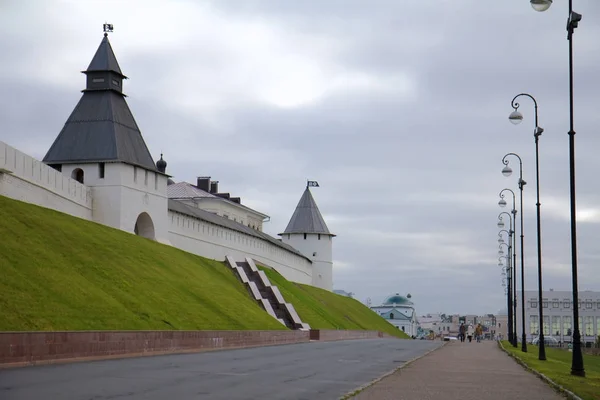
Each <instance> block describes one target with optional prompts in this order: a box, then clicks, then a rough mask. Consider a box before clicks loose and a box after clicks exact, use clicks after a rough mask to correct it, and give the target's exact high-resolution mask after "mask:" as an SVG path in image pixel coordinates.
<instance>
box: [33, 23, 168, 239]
mask: <svg viewBox="0 0 600 400" xmlns="http://www.w3.org/2000/svg"><path fill="white" fill-rule="evenodd" d="M83 73H84V74H85V75H86V77H87V79H86V88H85V89H84V90H83V95H82V96H81V99H80V100H79V103H78V104H77V106H76V107H75V109H74V110H73V112H72V113H71V115H70V116H69V118H68V119H67V122H66V123H65V125H64V127H63V129H62V130H61V131H60V133H59V135H58V136H57V138H56V139H55V141H54V143H53V144H52V146H51V147H50V149H49V150H48V153H47V154H46V156H45V157H44V160H43V161H44V163H46V164H48V165H49V166H51V167H53V168H55V169H57V170H58V171H61V172H62V173H63V174H64V175H66V176H68V177H71V178H73V179H75V180H77V181H79V182H80V183H82V184H84V185H87V186H89V187H90V188H91V189H92V197H93V201H92V207H93V209H92V218H93V220H94V221H96V222H99V223H101V224H104V225H108V226H111V227H113V228H117V229H121V230H124V231H127V232H130V233H135V234H137V235H140V236H143V237H146V238H148V239H152V240H157V241H160V242H163V243H167V244H168V243H169V240H168V206H167V201H168V199H167V179H168V175H167V174H166V173H165V171H166V166H167V163H166V162H165V161H164V160H163V159H162V154H161V159H160V160H159V161H158V163H156V164H155V163H154V160H153V159H152V156H151V155H150V152H149V151H148V147H147V146H146V143H145V142H144V139H143V137H142V134H141V132H140V130H139V128H138V126H137V123H136V122H135V119H134V118H133V114H132V113H131V110H130V109H129V106H128V105H127V102H126V101H125V94H124V93H123V81H124V80H125V79H127V77H126V76H125V75H124V74H123V73H122V72H121V68H120V67H119V63H118V62H117V58H116V57H115V54H114V52H113V50H112V47H111V45H110V42H109V41H108V34H107V33H106V25H105V33H104V38H103V39H102V42H101V43H100V46H99V47H98V50H97V51H96V54H95V55H94V58H93V59H92V61H91V63H90V65H89V66H88V68H87V70H85V71H83Z"/></svg>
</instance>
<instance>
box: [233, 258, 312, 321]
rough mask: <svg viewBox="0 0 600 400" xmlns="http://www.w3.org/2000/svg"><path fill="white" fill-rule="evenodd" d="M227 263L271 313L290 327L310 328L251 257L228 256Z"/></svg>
mask: <svg viewBox="0 0 600 400" xmlns="http://www.w3.org/2000/svg"><path fill="white" fill-rule="evenodd" d="M225 263H226V264H227V265H228V266H229V267H230V268H231V269H232V270H233V271H234V273H235V274H236V275H237V276H238V278H239V279H240V280H241V281H242V283H243V284H244V285H246V287H247V288H248V291H249V292H250V293H251V294H252V296H253V297H254V299H255V300H256V301H258V303H259V304H260V305H261V306H262V307H263V308H264V309H265V311H266V312H267V313H269V315H271V316H272V317H273V318H275V319H276V320H278V321H279V322H281V323H282V324H283V325H285V326H287V327H288V328H289V329H299V330H310V326H309V325H308V324H306V323H304V322H302V321H301V320H300V317H299V316H298V313H297V312H296V310H295V309H294V306H293V305H291V304H290V303H286V302H285V300H284V299H283V296H282V295H281V292H280V291H279V288H277V286H274V285H272V284H271V281H269V278H268V277H267V275H266V274H265V273H264V271H260V270H259V269H258V268H256V264H254V261H253V260H252V259H251V258H248V257H246V260H245V261H235V260H234V259H233V258H232V257H230V256H227V257H226V258H225Z"/></svg>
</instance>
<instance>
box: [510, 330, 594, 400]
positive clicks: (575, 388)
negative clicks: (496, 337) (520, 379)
mask: <svg viewBox="0 0 600 400" xmlns="http://www.w3.org/2000/svg"><path fill="white" fill-rule="evenodd" d="M502 345H503V347H504V348H505V349H506V350H508V351H509V352H510V353H512V354H514V355H515V356H516V357H518V358H520V359H521V361H523V362H524V363H525V364H527V366H529V368H532V369H534V370H536V371H538V372H541V373H542V374H544V375H546V376H547V377H548V378H550V379H551V380H552V381H554V382H555V383H557V384H559V385H561V386H562V387H564V388H565V389H567V390H570V391H571V392H573V393H575V394H576V395H577V396H579V397H581V398H582V399H584V400H600V356H594V355H588V354H584V355H583V365H584V368H585V378H581V377H578V376H574V375H571V360H572V359H573V353H571V352H569V351H566V350H563V349H553V348H551V347H546V361H540V360H539V359H538V354H539V348H538V347H537V346H533V345H527V353H523V352H522V351H521V349H520V347H519V348H514V347H513V346H511V345H510V343H509V342H508V341H503V342H502Z"/></svg>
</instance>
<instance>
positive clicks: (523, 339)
mask: <svg viewBox="0 0 600 400" xmlns="http://www.w3.org/2000/svg"><path fill="white" fill-rule="evenodd" d="M519 164H520V173H519V175H520V178H519V190H520V191H521V193H520V194H521V198H520V201H521V324H523V326H522V327H521V331H522V332H523V334H522V337H521V350H522V351H523V352H524V353H526V352H527V335H526V334H525V257H524V256H523V249H524V245H523V242H524V239H523V186H525V181H524V180H523V163H522V162H521V158H519Z"/></svg>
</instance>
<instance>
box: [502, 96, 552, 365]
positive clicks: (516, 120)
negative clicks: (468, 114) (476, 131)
mask: <svg viewBox="0 0 600 400" xmlns="http://www.w3.org/2000/svg"><path fill="white" fill-rule="evenodd" d="M521 96H525V97H529V98H530V99H531V100H533V105H534V111H535V129H534V130H533V137H534V139H535V193H536V203H535V206H536V210H537V216H536V219H537V261H538V297H539V299H540V300H539V308H538V309H539V315H540V324H541V326H542V329H540V334H539V355H538V358H539V359H540V360H542V361H544V360H546V345H545V342H544V307H543V306H542V305H543V302H542V295H543V289H542V228H541V217H540V161H539V144H538V142H539V137H540V135H541V134H542V132H544V130H543V129H542V128H540V126H539V125H538V105H537V101H536V100H535V98H534V97H533V96H532V95H530V94H528V93H520V94H518V95H516V96H515V97H514V98H513V99H512V101H511V102H510V104H511V106H512V108H513V109H514V111H513V112H512V113H511V114H510V115H509V117H508V119H509V121H510V122H512V123H513V124H515V125H517V124H520V123H521V121H523V115H522V114H521V113H520V112H519V103H517V99H518V98H519V97H521Z"/></svg>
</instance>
